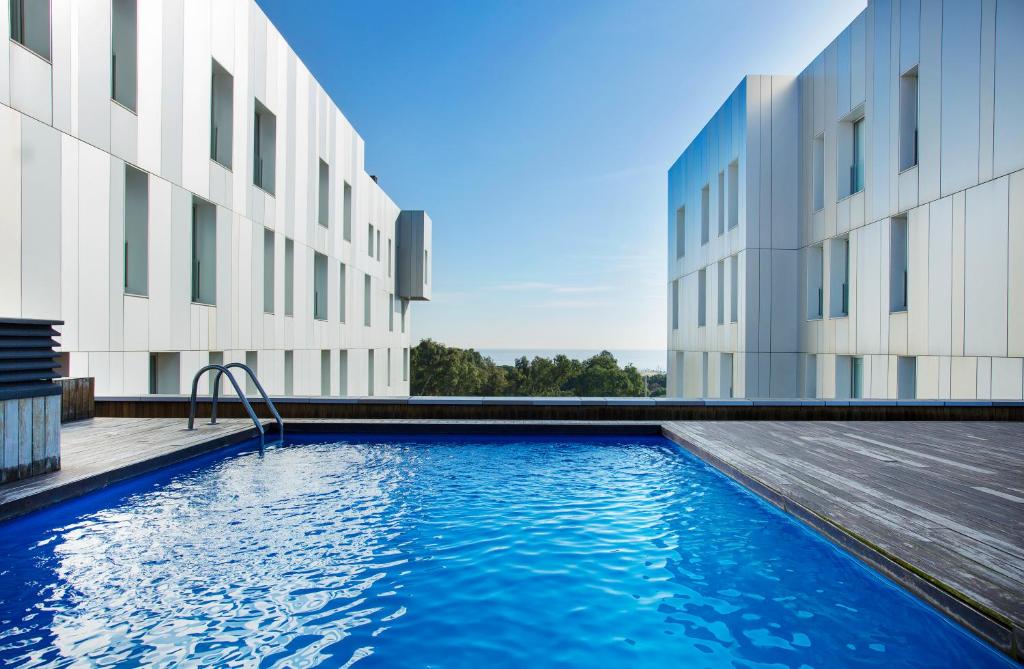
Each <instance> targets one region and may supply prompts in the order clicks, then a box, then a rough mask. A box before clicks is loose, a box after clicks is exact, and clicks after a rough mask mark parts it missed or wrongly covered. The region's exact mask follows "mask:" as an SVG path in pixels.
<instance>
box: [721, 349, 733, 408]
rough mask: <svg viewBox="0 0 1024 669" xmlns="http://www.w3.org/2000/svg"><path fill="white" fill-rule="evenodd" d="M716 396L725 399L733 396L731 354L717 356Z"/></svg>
mask: <svg viewBox="0 0 1024 669" xmlns="http://www.w3.org/2000/svg"><path fill="white" fill-rule="evenodd" d="M718 394H719V395H720V396H721V397H724V398H726V399H728V398H731V397H732V396H733V387H732V353H722V354H720V355H719V356H718Z"/></svg>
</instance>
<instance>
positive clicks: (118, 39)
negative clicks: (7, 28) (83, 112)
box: [39, 0, 138, 111]
mask: <svg viewBox="0 0 1024 669" xmlns="http://www.w3.org/2000/svg"><path fill="white" fill-rule="evenodd" d="M39 4H50V3H49V2H46V3H39ZM110 9H111V18H110V97H111V98H113V99H114V100H115V101H117V102H118V103H120V104H121V105H123V106H125V107H127V108H128V109H131V110H132V111H135V93H136V81H137V72H138V56H137V53H138V49H137V43H138V30H137V28H136V25H137V23H136V20H135V17H136V15H137V7H136V0H113V2H112V3H111V8H110Z"/></svg>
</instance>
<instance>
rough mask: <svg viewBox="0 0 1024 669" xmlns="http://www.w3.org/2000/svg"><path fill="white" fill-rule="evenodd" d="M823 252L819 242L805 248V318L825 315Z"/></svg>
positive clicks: (817, 317)
mask: <svg viewBox="0 0 1024 669" xmlns="http://www.w3.org/2000/svg"><path fill="white" fill-rule="evenodd" d="M824 273H825V252H824V247H822V245H821V244H818V245H816V246H811V247H808V249H807V319H808V320H815V319H819V318H822V317H823V316H824V315H825V284H824Z"/></svg>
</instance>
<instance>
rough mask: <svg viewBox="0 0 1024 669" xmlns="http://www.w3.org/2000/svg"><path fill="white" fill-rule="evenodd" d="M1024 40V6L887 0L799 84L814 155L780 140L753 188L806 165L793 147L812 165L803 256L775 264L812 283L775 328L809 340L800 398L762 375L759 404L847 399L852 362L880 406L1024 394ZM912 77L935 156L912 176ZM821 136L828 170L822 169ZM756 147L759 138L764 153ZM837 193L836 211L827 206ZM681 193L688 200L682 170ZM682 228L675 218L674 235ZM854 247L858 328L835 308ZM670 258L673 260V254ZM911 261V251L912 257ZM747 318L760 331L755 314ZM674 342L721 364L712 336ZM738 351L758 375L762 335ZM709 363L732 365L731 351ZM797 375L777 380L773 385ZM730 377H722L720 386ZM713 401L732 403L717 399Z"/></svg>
mask: <svg viewBox="0 0 1024 669" xmlns="http://www.w3.org/2000/svg"><path fill="white" fill-rule="evenodd" d="M1022 34H1024V5H1022V4H1021V3H1020V2H1018V1H1017V0H956V1H953V0H944V1H943V0H929V1H928V2H924V1H923V0H871V2H870V3H869V4H868V7H867V8H866V9H865V10H864V12H862V13H861V14H860V15H859V16H858V17H857V19H855V20H854V22H853V23H852V24H851V25H850V26H849V27H847V28H846V29H845V30H844V31H843V32H842V33H841V34H840V35H839V36H838V37H837V38H836V39H835V40H834V41H833V42H832V43H831V44H830V45H829V46H828V47H827V48H826V49H825V50H824V51H823V52H822V53H821V54H820V55H819V56H818V57H817V58H815V59H814V61H813V62H812V63H811V64H810V65H808V67H807V68H806V69H805V70H804V71H803V72H802V73H801V74H800V75H799V77H798V78H797V86H796V91H797V93H796V95H797V101H798V103H797V112H796V113H797V135H798V137H797V140H796V141H795V143H793V144H791V143H789V140H788V139H787V140H786V143H785V144H780V143H779V142H773V143H772V144H771V145H770V148H769V151H770V153H771V154H772V156H773V159H772V161H770V163H768V162H766V161H765V160H763V159H762V160H761V162H760V167H759V168H758V169H759V170H760V172H759V174H757V175H751V174H750V172H751V170H752V169H753V161H751V160H749V159H748V160H747V161H746V164H745V168H746V170H747V179H748V181H750V180H752V179H761V178H763V174H764V170H765V169H766V165H768V164H776V163H777V161H776V160H775V159H774V156H775V155H776V154H777V153H779V152H782V154H783V155H788V152H789V151H790V150H791V149H792V150H794V151H795V153H796V156H797V160H796V164H797V166H798V167H797V170H798V171H797V184H796V197H797V207H796V214H795V216H796V221H797V225H796V227H795V232H796V234H797V238H796V243H795V248H796V249H798V250H797V251H796V253H795V255H792V256H786V255H781V256H780V255H776V256H775V258H778V259H779V260H781V262H783V263H785V264H786V266H787V271H789V272H791V274H792V275H793V276H794V277H795V280H796V283H797V285H796V287H795V288H794V290H793V292H792V293H791V294H789V295H782V294H773V295H772V296H771V300H770V302H771V306H772V309H773V311H771V312H769V314H770V315H769V316H768V317H769V318H772V320H773V324H774V325H775V328H774V329H773V330H772V332H773V334H774V333H775V332H782V333H783V334H784V335H786V334H788V333H789V331H790V327H791V326H792V327H794V328H795V329H796V333H797V341H796V346H795V348H794V349H793V350H794V351H796V354H795V355H792V356H790V357H788V358H785V360H786V361H785V363H783V365H782V367H781V369H784V370H785V375H786V379H787V381H786V383H787V384H788V383H789V381H788V379H789V378H790V377H789V371H790V367H789V365H790V364H792V365H793V369H794V370H795V375H794V377H793V378H795V379H796V387H792V388H789V387H786V388H784V387H783V386H784V385H786V384H775V383H774V382H772V383H769V385H768V387H766V386H764V385H763V384H758V385H757V386H756V389H755V387H753V386H751V385H750V384H749V378H750V377H749V373H748V374H747V376H746V378H747V381H748V385H747V387H746V389H745V394H746V395H747V396H751V397H780V396H797V395H801V396H810V397H822V398H833V397H845V396H848V395H849V392H850V388H851V384H852V379H851V378H850V364H851V363H850V360H851V359H859V360H860V362H859V363H858V364H859V366H860V369H861V372H860V374H861V378H860V379H859V385H860V388H861V393H862V396H863V397H872V398H896V397H899V396H903V397H907V396H910V395H908V394H906V393H905V392H901V384H904V385H905V384H907V383H909V384H910V386H911V390H910V392H911V393H912V396H913V397H918V398H928V399H932V398H934V399H1021V398H1022V397H1024V130H1022V127H1024V126H1022V123H1021V119H1022V118H1024V46H1022V44H1024V42H1022V40H1021V39H1020V36H1021V35H1022ZM905 75H916V86H917V97H916V106H917V110H918V112H917V123H916V126H917V133H918V137H917V144H918V153H917V162H916V164H913V165H910V166H906V162H907V161H906V160H901V154H900V151H901V148H900V147H901V143H903V142H902V140H903V139H904V135H903V133H904V131H905V128H906V127H907V126H906V125H905V124H902V125H901V115H902V116H903V117H904V118H906V107H905V106H903V104H902V103H901V99H902V97H903V96H902V93H901V78H902V77H904V76H905ZM911 78H913V77H911ZM748 79H749V78H748ZM733 97H735V94H734V96H733ZM731 101H732V98H730V102H727V103H726V105H725V106H723V110H724V109H726V107H728V106H729V105H730V103H731ZM720 114H721V112H720ZM748 116H749V113H748ZM861 117H862V118H863V120H864V128H865V156H864V161H863V165H864V168H863V169H864V187H863V190H861V191H860V192H856V193H854V194H852V195H851V194H848V192H849V187H848V183H847V182H844V179H846V178H847V175H848V172H846V171H845V170H847V169H848V165H849V161H850V147H851V145H850V140H849V137H850V134H849V133H850V130H851V128H852V121H854V120H856V119H858V118H861ZM904 123H905V122H904ZM709 125H710V124H709ZM705 132H707V129H705ZM748 132H749V127H748ZM819 136H820V137H822V138H823V154H824V155H823V160H822V161H821V165H820V167H819V165H818V162H817V161H816V159H815V138H816V137H819ZM773 137H777V138H778V137H780V136H779V135H778V134H776V133H773ZM698 139H699V138H698ZM694 144H697V140H695V142H694ZM694 144H691V147H690V148H688V149H687V153H689V152H690V151H691V150H692V149H693V148H694ZM903 145H904V146H906V144H905V143H903ZM751 146H752V143H751V142H750V141H748V142H747V147H748V151H749V150H750V148H751ZM761 146H764V145H763V144H761ZM687 153H684V154H683V155H684V157H685V156H686V155H687ZM677 165H678V164H677ZM675 169H677V168H676V167H673V170H675ZM819 179H820V180H821V182H822V190H823V197H822V201H821V204H822V205H823V206H821V207H818V206H816V204H817V203H816V202H815V182H816V180H819ZM669 192H670V200H671V199H672V193H673V172H672V171H670V172H669ZM760 192H761V193H762V195H763V193H764V192H765V191H764V189H761V190H760ZM748 202H749V201H748ZM741 211H743V210H742V209H741ZM769 211H771V212H772V213H773V214H774V213H775V204H774V202H773V201H771V202H765V201H764V200H762V201H761V202H760V203H759V206H758V207H757V213H756V214H755V213H754V212H753V211H752V208H751V207H750V206H749V204H748V206H747V207H746V210H745V211H744V212H743V213H745V214H746V217H747V219H748V220H751V219H752V218H753V217H754V216H755V215H758V216H763V215H765V213H766V212H769ZM897 217H899V219H900V220H903V219H904V218H905V220H906V224H907V233H908V234H907V249H908V250H907V254H906V258H907V263H906V264H907V267H906V270H907V304H906V308H905V309H904V308H902V306H900V307H899V308H894V304H893V300H892V298H891V295H893V294H894V292H899V290H898V289H899V288H900V286H901V284H899V283H897V284H896V285H895V286H894V285H893V282H894V281H896V282H900V281H901V280H902V279H901V277H899V276H893V275H892V272H893V269H894V262H893V257H892V252H893V246H892V244H891V240H892V238H893V237H892V235H893V226H894V223H893V219H894V218H897ZM673 224H674V216H673V215H671V214H670V221H669V227H670V229H671V228H672V227H673ZM670 235H671V233H670ZM748 238H749V235H748ZM845 243H848V244H849V286H848V296H847V299H848V310H847V313H846V314H845V315H844V314H842V313H840V312H839V311H837V310H836V309H833V308H830V307H832V306H833V305H836V304H838V303H840V302H841V301H842V300H841V296H840V294H839V291H840V289H841V286H842V283H843V277H844V276H845V275H844V273H843V272H842V268H841V267H842V262H843V260H844V259H845V258H844V255H845V254H844V253H842V252H840V250H841V249H843V248H844V246H843V245H844V244H845ZM670 247H671V248H670V251H669V256H670V260H671V258H672V257H673V255H674V246H673V244H672V240H671V239H670ZM895 248H896V249H897V253H898V250H899V248H900V245H899V244H897V245H896V247H895ZM741 253H742V252H741ZM762 253H763V251H762ZM819 254H820V256H821V258H822V259H823V267H822V269H823V272H821V273H822V281H821V287H822V289H823V293H824V295H823V297H824V304H825V308H824V310H823V311H824V313H823V314H822V317H820V318H818V317H816V316H815V315H814V312H815V311H816V309H814V308H813V307H814V305H813V304H811V303H809V300H813V299H815V295H816V288H817V286H818V278H817V277H818V273H819V271H821V270H819V269H818V266H817V262H818V261H817V258H818V256H819ZM670 264H671V262H670ZM896 264H897V265H898V263H896ZM748 267H749V263H748ZM710 275H711V272H709V276H710ZM761 276H764V274H763V273H762V274H761ZM673 278H674V277H673V276H672V272H671V271H670V276H669V280H670V281H671V280H672V279H673ZM741 288H742V289H745V290H746V291H747V292H748V297H747V298H746V302H747V303H749V301H750V297H749V293H751V292H752V291H756V294H757V295H761V296H764V295H766V294H767V293H766V292H765V291H764V290H763V288H762V286H761V285H759V284H755V283H752V282H751V281H750V280H749V279H748V280H747V281H746V282H744V283H741ZM711 293H712V295H713V294H714V293H715V291H714V290H712V291H711ZM739 299H740V302H741V303H743V302H744V298H743V297H740V298H739ZM780 302H785V303H794V305H795V308H794V309H793V314H792V315H790V314H789V313H788V312H785V313H782V312H780V311H779V310H778V309H777V308H776V307H777V306H778V305H779V303H780ZM741 313H742V314H743V315H746V317H748V318H750V317H751V314H750V311H749V309H748V310H744V311H742V312H741ZM761 314H762V315H763V314H764V311H762V312H761ZM670 315H671V314H670ZM743 315H741V320H742V318H743ZM682 321H683V323H684V327H683V330H682V332H686V333H689V332H691V331H692V330H691V329H687V328H690V327H691V326H690V324H692V323H694V322H695V320H694V319H693V318H691V316H690V314H686V315H685V317H684V318H683V319H682ZM775 321H778V322H775ZM744 330H745V331H746V332H748V333H749V332H750V330H751V328H750V327H747V328H744ZM669 341H670V346H669V348H670V355H669V366H670V371H671V367H672V366H673V362H674V360H678V359H679V356H678V355H673V353H672V351H678V350H683V351H686V352H687V353H685V354H684V358H685V361H686V362H684V367H686V366H687V365H686V363H687V362H689V361H690V357H691V356H690V353H689V351H698V350H711V351H714V350H715V348H714V347H711V348H709V347H708V346H707V344H706V342H704V341H702V340H701V339H700V337H699V335H698V336H691V335H682V338H680V336H677V335H675V334H673V333H671V332H670V337H669ZM773 342H774V340H773ZM721 347H722V345H719V348H721ZM734 350H736V351H737V352H739V353H740V355H739V356H738V357H737V361H739V360H742V358H743V354H744V353H745V354H746V357H747V358H748V360H747V364H748V365H749V358H750V355H751V353H752V352H754V351H757V350H758V349H757V348H756V347H755V346H754V342H753V341H752V340H750V339H749V338H748V339H747V340H742V339H738V340H737V342H736V346H735V349H734ZM901 358H903V359H904V360H903V362H900V359H901ZM776 359H778V358H776ZM908 359H909V360H908ZM698 363H699V361H698V360H696V359H695V360H694V365H695V366H697V370H696V372H695V373H700V371H701V370H700V369H699V364H698ZM742 364H743V363H742V362H737V367H740V366H741V365H742ZM709 365H711V366H713V365H714V355H713V354H712V355H711V356H710V359H709ZM779 369H780V367H777V366H774V365H772V366H771V367H770V373H771V378H772V379H773V381H774V379H775V373H776V371H777V370H779ZM900 370H903V371H900ZM911 371H912V372H913V373H911ZM684 375H685V376H686V377H687V378H689V374H688V373H684ZM714 376H715V375H714V373H713V370H712V374H711V375H710V376H709V378H713V377H714ZM669 378H670V385H669V392H670V394H672V395H679V394H684V395H688V394H690V393H688V392H686V391H687V388H683V389H682V392H680V389H679V388H678V387H675V386H673V384H672V383H671V379H672V378H673V374H671V373H670V375H669ZM677 385H678V384H677ZM736 388H737V390H738V391H739V388H740V385H739V384H738V383H737V384H736ZM691 390H692V389H691ZM783 391H785V392H783ZM709 395H710V396H712V397H713V396H715V392H714V388H711V389H709Z"/></svg>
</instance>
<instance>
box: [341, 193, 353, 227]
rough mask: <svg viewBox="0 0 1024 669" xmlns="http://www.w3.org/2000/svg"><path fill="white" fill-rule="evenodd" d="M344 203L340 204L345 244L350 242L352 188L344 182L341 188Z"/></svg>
mask: <svg viewBox="0 0 1024 669" xmlns="http://www.w3.org/2000/svg"><path fill="white" fill-rule="evenodd" d="M343 190H344V191H345V192H344V195H343V198H344V202H343V203H342V230H341V231H342V235H343V236H344V238H345V241H346V242H350V241H352V186H350V185H349V183H348V182H347V181H346V182H345V185H344V187H343Z"/></svg>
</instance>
